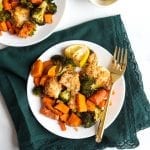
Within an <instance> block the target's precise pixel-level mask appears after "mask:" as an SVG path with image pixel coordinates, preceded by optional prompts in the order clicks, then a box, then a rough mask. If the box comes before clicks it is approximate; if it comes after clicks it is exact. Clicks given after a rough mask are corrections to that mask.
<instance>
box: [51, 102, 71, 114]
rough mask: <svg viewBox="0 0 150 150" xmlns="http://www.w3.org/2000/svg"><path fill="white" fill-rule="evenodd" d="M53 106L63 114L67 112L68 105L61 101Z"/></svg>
mask: <svg viewBox="0 0 150 150" xmlns="http://www.w3.org/2000/svg"><path fill="white" fill-rule="evenodd" d="M54 108H55V109H57V110H59V111H61V112H62V113H64V114H65V113H68V112H69V107H68V106H67V105H65V104H64V103H62V102H60V103H58V104H57V105H56V106H55V107H54Z"/></svg>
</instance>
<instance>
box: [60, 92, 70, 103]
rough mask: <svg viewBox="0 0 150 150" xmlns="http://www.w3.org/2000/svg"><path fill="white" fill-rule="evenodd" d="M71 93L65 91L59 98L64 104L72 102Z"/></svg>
mask: <svg viewBox="0 0 150 150" xmlns="http://www.w3.org/2000/svg"><path fill="white" fill-rule="evenodd" d="M70 96H71V95H70V92H69V91H67V90H64V91H62V92H61V93H60V95H59V98H60V100H62V101H63V102H64V103H66V102H68V101H69V100H70Z"/></svg>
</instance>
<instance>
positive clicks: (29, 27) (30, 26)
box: [18, 21, 36, 38]
mask: <svg viewBox="0 0 150 150" xmlns="http://www.w3.org/2000/svg"><path fill="white" fill-rule="evenodd" d="M35 26H36V25H35V24H34V23H32V22H30V21H28V22H25V23H24V24H23V27H22V28H21V29H20V30H19V33H18V36H19V37H21V38H27V37H28V36H32V35H33V33H34V31H35Z"/></svg>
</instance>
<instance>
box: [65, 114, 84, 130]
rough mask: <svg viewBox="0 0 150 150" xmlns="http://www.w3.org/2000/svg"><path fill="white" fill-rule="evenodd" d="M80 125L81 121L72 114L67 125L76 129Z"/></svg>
mask: <svg viewBox="0 0 150 150" xmlns="http://www.w3.org/2000/svg"><path fill="white" fill-rule="evenodd" d="M81 123H82V121H81V119H80V118H79V117H78V116H77V115H76V114H75V113H72V114H71V115H70V116H69V118H68V121H67V124H68V125H69V126H72V127H78V126H80V125H81Z"/></svg>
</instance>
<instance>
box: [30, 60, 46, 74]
mask: <svg viewBox="0 0 150 150" xmlns="http://www.w3.org/2000/svg"><path fill="white" fill-rule="evenodd" d="M42 73H43V62H42V61H41V60H36V61H35V63H34V64H33V66H32V69H31V75H32V76H33V77H41V75H42Z"/></svg>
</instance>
